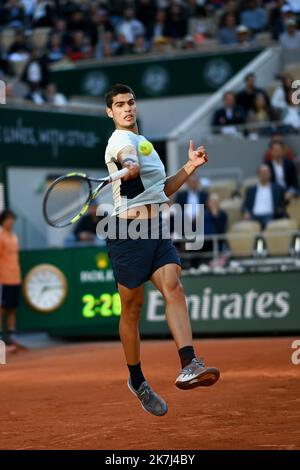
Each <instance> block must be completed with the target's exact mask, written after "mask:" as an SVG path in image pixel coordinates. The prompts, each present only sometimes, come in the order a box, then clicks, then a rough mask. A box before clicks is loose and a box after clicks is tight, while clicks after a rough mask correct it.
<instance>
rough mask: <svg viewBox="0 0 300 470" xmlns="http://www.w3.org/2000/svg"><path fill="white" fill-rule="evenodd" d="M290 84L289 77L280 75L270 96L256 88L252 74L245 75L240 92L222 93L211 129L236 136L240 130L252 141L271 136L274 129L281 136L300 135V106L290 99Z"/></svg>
mask: <svg viewBox="0 0 300 470" xmlns="http://www.w3.org/2000/svg"><path fill="white" fill-rule="evenodd" d="M293 81H294V78H293V77H292V76H291V75H288V74H285V75H282V76H281V84H280V86H279V87H278V88H276V89H275V90H274V92H273V94H272V96H270V97H269V96H268V94H267V93H266V91H265V90H263V89H261V88H258V87H257V86H256V82H255V75H254V74H253V73H250V74H248V75H247V76H246V77H245V86H244V88H243V89H242V90H241V91H240V92H238V93H235V92H233V91H227V92H226V93H225V94H224V96H223V106H222V107H220V108H219V109H217V110H216V111H215V113H214V116H213V120H212V126H213V127H214V128H215V131H216V132H221V133H223V134H239V131H240V130H241V131H242V132H244V134H246V135H248V136H249V137H250V138H253V139H256V138H257V137H258V136H268V135H271V134H272V133H273V132H274V131H275V130H276V129H277V130H278V131H279V132H280V133H284V134H287V133H299V131H300V107H299V105H298V104H297V100H296V99H293V94H295V89H294V88H292V83H293ZM239 126H242V127H239Z"/></svg>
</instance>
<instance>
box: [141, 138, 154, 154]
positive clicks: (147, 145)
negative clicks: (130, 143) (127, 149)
mask: <svg viewBox="0 0 300 470" xmlns="http://www.w3.org/2000/svg"><path fill="white" fill-rule="evenodd" d="M138 150H139V152H140V153H141V154H142V155H150V153H151V152H153V145H152V144H151V142H149V140H143V141H142V142H140V143H139V146H138Z"/></svg>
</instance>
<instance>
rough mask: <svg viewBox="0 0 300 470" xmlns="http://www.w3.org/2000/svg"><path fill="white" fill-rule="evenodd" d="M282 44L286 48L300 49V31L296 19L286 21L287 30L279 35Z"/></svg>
mask: <svg viewBox="0 0 300 470" xmlns="http://www.w3.org/2000/svg"><path fill="white" fill-rule="evenodd" d="M279 42H280V45H281V46H282V47H283V48H284V49H300V31H298V30H297V23H296V20H294V19H293V18H291V19H289V20H287V21H286V31H285V32H284V33H282V34H281V35H280V37H279Z"/></svg>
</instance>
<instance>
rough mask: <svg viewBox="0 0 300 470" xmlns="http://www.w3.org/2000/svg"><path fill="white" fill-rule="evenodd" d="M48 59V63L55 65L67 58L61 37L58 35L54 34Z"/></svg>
mask: <svg viewBox="0 0 300 470" xmlns="http://www.w3.org/2000/svg"><path fill="white" fill-rule="evenodd" d="M46 58H47V62H50V63H55V62H58V61H60V60H63V59H64V58H65V50H64V48H63V45H62V40H61V36H60V35H59V34H58V33H54V34H52V35H51V37H50V43H49V48H48V51H47V53H46Z"/></svg>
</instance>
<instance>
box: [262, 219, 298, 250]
mask: <svg viewBox="0 0 300 470" xmlns="http://www.w3.org/2000/svg"><path fill="white" fill-rule="evenodd" d="M297 228H298V224H297V221H295V220H293V219H279V220H273V221H271V222H269V223H268V225H267V228H266V230H265V231H264V232H263V236H264V239H265V241H266V244H267V249H268V254H269V255H270V256H288V255H289V250H290V245H291V241H292V236H293V234H294V233H295V232H296V231H297Z"/></svg>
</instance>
